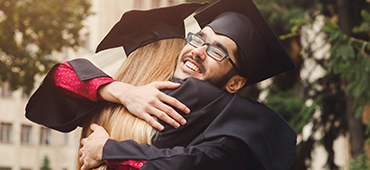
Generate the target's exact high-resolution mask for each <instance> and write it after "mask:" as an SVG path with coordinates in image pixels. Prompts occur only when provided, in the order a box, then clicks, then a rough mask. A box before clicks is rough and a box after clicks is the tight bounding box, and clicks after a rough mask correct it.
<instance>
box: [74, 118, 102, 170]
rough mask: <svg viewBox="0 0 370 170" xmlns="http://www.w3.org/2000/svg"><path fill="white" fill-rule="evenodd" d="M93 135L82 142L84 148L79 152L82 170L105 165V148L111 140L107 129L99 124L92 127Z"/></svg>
mask: <svg viewBox="0 0 370 170" xmlns="http://www.w3.org/2000/svg"><path fill="white" fill-rule="evenodd" d="M90 128H91V130H92V131H93V133H91V134H90V136H88V137H87V138H83V139H82V140H81V145H82V148H81V149H80V150H79V152H78V154H79V155H80V165H81V170H89V169H91V168H94V167H97V166H99V165H101V164H102V163H103V161H102V155H103V147H104V144H105V142H107V140H108V139H109V134H108V133H107V131H105V129H104V128H103V127H101V126H99V125H97V124H91V126H90Z"/></svg>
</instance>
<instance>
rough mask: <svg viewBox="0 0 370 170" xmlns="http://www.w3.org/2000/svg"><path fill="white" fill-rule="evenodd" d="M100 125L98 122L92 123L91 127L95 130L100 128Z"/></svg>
mask: <svg viewBox="0 0 370 170" xmlns="http://www.w3.org/2000/svg"><path fill="white" fill-rule="evenodd" d="M99 127H100V126H99V125H97V124H96V123H92V124H91V125H90V129H91V130H92V131H95V130H96V129H97V128H99Z"/></svg>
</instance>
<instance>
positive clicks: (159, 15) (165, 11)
mask: <svg viewBox="0 0 370 170" xmlns="http://www.w3.org/2000/svg"><path fill="white" fill-rule="evenodd" d="M206 4H207V3H184V4H180V5H175V6H170V7H163V8H155V9H151V10H131V11H128V12H126V13H124V14H123V15H122V18H121V20H120V21H118V22H117V23H116V24H115V25H114V26H113V28H112V29H111V30H110V31H109V33H108V34H107V35H106V36H105V37H104V39H103V40H102V41H101V42H100V44H99V45H98V47H97V49H96V51H95V52H96V53H98V52H99V51H102V50H106V49H110V48H115V47H119V46H122V47H123V48H124V50H125V52H126V55H127V56H128V55H129V54H130V53H131V52H132V51H134V50H136V49H137V48H139V47H142V46H145V45H147V44H149V43H152V42H155V41H158V40H162V39H168V38H185V26H184V19H185V18H187V17H188V16H189V15H190V14H192V13H193V12H194V11H195V10H197V9H198V8H200V7H202V6H204V5H206Z"/></svg>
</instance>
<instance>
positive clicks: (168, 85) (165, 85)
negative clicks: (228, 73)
mask: <svg viewBox="0 0 370 170" xmlns="http://www.w3.org/2000/svg"><path fill="white" fill-rule="evenodd" d="M151 84H152V85H153V86H154V87H156V88H157V89H158V90H161V89H174V88H178V87H180V84H179V83H173V82H170V81H166V82H154V83H151ZM159 99H160V100H161V101H162V102H166V103H167V104H169V105H171V106H173V107H175V108H177V109H179V110H180V111H182V112H184V113H190V109H189V108H188V107H187V106H186V105H184V104H183V103H181V102H180V101H178V100H177V99H175V98H174V97H171V96H169V95H166V94H164V93H162V94H161V95H159ZM176 120H177V119H176Z"/></svg>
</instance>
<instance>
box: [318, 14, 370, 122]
mask: <svg viewBox="0 0 370 170" xmlns="http://www.w3.org/2000/svg"><path fill="white" fill-rule="evenodd" d="M361 16H362V18H363V22H362V24H361V25H360V26H357V27H354V28H353V32H354V33H370V14H369V13H368V12H367V11H365V10H363V11H362V12H361ZM322 31H323V32H324V33H326V34H327V41H328V42H329V43H331V44H332V47H331V49H330V59H329V68H330V69H331V70H333V71H334V73H337V74H340V75H341V76H343V78H345V79H346V80H347V82H348V85H347V86H346V87H345V92H346V94H347V96H353V97H354V106H355V107H356V108H358V109H357V113H356V116H357V117H361V114H362V112H363V108H364V106H366V105H367V104H369V102H370V57H369V54H368V50H369V49H370V46H369V44H368V41H366V40H362V39H357V38H354V37H350V36H348V35H346V34H345V33H343V32H341V30H340V29H339V26H338V24H337V23H336V22H332V21H330V20H328V19H327V20H326V22H325V25H324V27H323V28H322Z"/></svg>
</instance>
